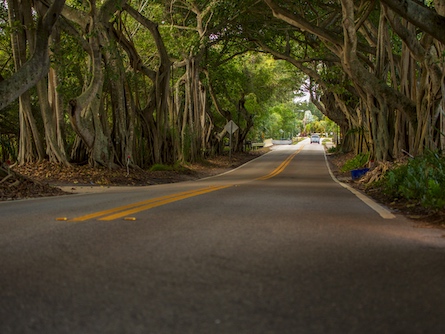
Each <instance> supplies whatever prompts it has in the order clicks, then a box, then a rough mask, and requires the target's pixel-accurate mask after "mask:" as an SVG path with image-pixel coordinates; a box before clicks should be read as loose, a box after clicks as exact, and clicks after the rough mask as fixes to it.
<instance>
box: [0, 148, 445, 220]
mask: <svg viewBox="0 0 445 334" xmlns="http://www.w3.org/2000/svg"><path fill="white" fill-rule="evenodd" d="M266 152H268V149H261V150H255V151H250V152H247V153H235V154H233V155H232V156H231V159H229V156H228V155H223V156H218V157H215V158H211V159H208V160H206V161H203V162H201V163H195V164H189V165H186V166H184V168H182V169H181V170H176V171H147V170H142V169H140V168H129V169H128V170H127V168H119V169H113V170H109V169H106V168H91V167H89V166H72V167H70V168H67V167H65V166H62V165H59V164H53V163H48V162H43V163H39V164H28V165H26V166H18V167H14V168H13V171H14V172H16V173H18V174H19V176H20V179H16V178H10V179H8V180H5V181H4V182H1V183H0V201H7V200H17V199H25V198H35V197H48V196H60V195H67V194H73V193H81V192H95V191H106V190H107V189H109V188H114V187H122V186H136V187H137V186H149V185H155V184H165V183H174V182H181V181H190V180H197V179H200V178H204V177H208V176H212V175H217V174H220V173H223V172H226V171H229V170H231V169H234V168H236V167H238V166H240V165H242V164H244V163H246V162H248V161H250V160H252V159H255V158H256V157H258V156H260V155H262V154H264V153H266ZM352 157H353V156H352V155H351V154H328V155H327V158H328V162H329V165H330V168H331V170H332V172H333V174H334V175H335V176H336V177H337V179H339V180H340V181H341V182H346V183H348V184H349V185H350V186H352V187H354V188H356V189H359V190H360V191H362V192H364V193H366V194H367V195H368V196H370V197H372V198H373V199H375V200H376V201H378V202H380V203H381V204H383V205H385V206H387V207H389V208H390V209H391V210H392V211H394V212H398V213H401V214H403V215H405V216H406V217H407V218H409V219H411V220H413V221H415V222H416V223H417V224H419V226H423V227H425V226H426V227H429V226H433V227H442V228H445V211H439V212H437V211H434V212H431V211H428V210H425V209H422V208H420V207H419V206H418V205H416V203H409V202H406V201H401V200H397V199H393V198H387V197H385V195H384V194H383V193H382V192H381V191H379V189H373V188H369V187H366V186H365V185H364V183H363V182H361V181H360V180H357V181H353V180H352V179H351V176H350V173H342V172H341V171H340V169H341V167H342V166H343V165H344V163H345V162H346V161H347V160H349V159H351V158H352ZM0 181H1V180H0Z"/></svg>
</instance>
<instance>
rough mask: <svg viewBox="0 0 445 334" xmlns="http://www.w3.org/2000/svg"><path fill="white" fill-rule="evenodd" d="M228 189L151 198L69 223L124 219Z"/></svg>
mask: <svg viewBox="0 0 445 334" xmlns="http://www.w3.org/2000/svg"><path fill="white" fill-rule="evenodd" d="M228 187H231V185H226V186H213V187H208V188H201V189H197V190H190V191H184V192H181V193H177V194H172V195H167V196H162V197H157V198H152V199H149V200H146V201H142V202H137V203H132V204H128V205H123V206H119V207H116V208H112V209H109V210H104V211H99V212H95V213H91V214H89V215H85V216H81V217H77V218H74V219H71V221H77V222H79V221H85V220H88V219H93V218H98V220H105V221H108V220H114V219H118V218H122V217H126V216H128V215H132V214H135V213H138V212H141V211H145V210H149V209H152V208H155V207H157V206H161V205H165V204H168V203H172V202H176V201H180V200H182V199H185V198H189V197H193V196H198V195H202V194H206V193H210V192H212V191H217V190H221V189H224V188H228Z"/></svg>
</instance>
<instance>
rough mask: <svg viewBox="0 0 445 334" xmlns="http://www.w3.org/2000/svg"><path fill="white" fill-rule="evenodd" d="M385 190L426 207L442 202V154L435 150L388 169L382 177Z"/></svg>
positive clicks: (440, 205) (444, 198)
mask: <svg viewBox="0 0 445 334" xmlns="http://www.w3.org/2000/svg"><path fill="white" fill-rule="evenodd" d="M382 182H383V183H382V185H383V189H384V191H385V193H387V194H388V195H390V196H392V197H401V198H404V199H407V200H412V201H417V202H418V203H419V204H420V205H422V206H424V207H426V208H432V209H442V208H443V207H444V206H445V192H444V191H443V189H444V188H445V158H444V157H443V156H442V155H441V154H439V153H437V152H427V153H426V154H424V155H423V156H420V157H416V158H414V159H412V160H409V162H408V163H406V164H404V165H401V166H399V167H397V168H395V169H393V170H391V171H389V172H388V173H387V174H386V176H385V178H384V180H383V181H382Z"/></svg>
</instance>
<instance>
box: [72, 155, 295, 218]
mask: <svg viewBox="0 0 445 334" xmlns="http://www.w3.org/2000/svg"><path fill="white" fill-rule="evenodd" d="M302 149H303V147H301V148H300V149H299V150H297V151H296V152H295V153H293V154H291V155H290V156H288V157H287V158H286V160H284V161H283V162H282V163H281V164H280V165H279V166H278V167H277V168H275V169H274V170H273V171H272V172H271V173H269V174H267V175H265V176H262V177H260V178H257V179H256V180H267V179H270V178H272V177H274V176H276V175H278V174H280V173H281V172H282V171H283V170H284V169H285V168H286V167H287V166H288V165H289V163H290V162H291V160H292V159H293V158H294V157H295V156H296V155H297V154H298V153H300V152H301V150H302ZM231 186H232V185H225V186H212V187H208V188H200V189H195V190H189V191H184V192H180V193H176V194H172V195H166V196H161V197H157V198H152V199H149V200H146V201H142V202H137V203H132V204H128V205H123V206H119V207H115V208H111V209H108V210H103V211H99V212H94V213H91V214H88V215H84V216H80V217H76V218H73V219H69V220H70V221H75V222H80V221H85V220H89V219H94V218H97V219H98V220H102V221H110V220H114V219H119V218H122V217H125V216H128V215H131V214H134V213H138V212H141V211H145V210H149V209H152V208H156V207H158V206H162V205H165V204H168V203H173V202H176V201H180V200H183V199H186V198H190V197H194V196H199V195H202V194H206V193H210V192H213V191H217V190H221V189H225V188H229V187H231Z"/></svg>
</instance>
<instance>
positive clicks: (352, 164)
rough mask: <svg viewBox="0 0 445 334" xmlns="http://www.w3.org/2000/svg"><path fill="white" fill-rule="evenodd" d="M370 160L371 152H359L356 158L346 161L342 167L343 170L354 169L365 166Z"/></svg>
mask: <svg viewBox="0 0 445 334" xmlns="http://www.w3.org/2000/svg"><path fill="white" fill-rule="evenodd" d="M368 161H369V153H360V154H357V155H356V156H355V157H354V158H352V159H350V160H348V161H346V163H345V164H344V165H343V167H342V168H341V171H342V172H349V171H351V170H354V169H358V168H362V167H364V166H365V165H366V164H367V163H368Z"/></svg>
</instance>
